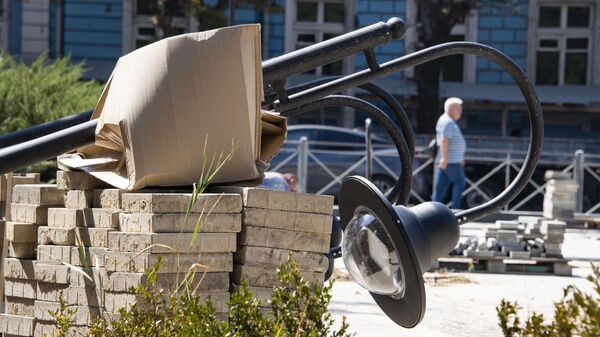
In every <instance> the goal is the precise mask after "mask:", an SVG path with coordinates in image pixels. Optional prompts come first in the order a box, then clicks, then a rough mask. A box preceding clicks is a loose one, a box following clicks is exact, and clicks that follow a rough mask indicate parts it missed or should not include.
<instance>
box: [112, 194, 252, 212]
mask: <svg viewBox="0 0 600 337" xmlns="http://www.w3.org/2000/svg"><path fill="white" fill-rule="evenodd" d="M191 197H192V195H191V194H190V193H187V194H183V193H125V194H123V195H122V196H121V204H122V205H121V206H122V208H123V210H124V211H125V212H127V213H186V212H187V210H188V206H189V204H190V201H191ZM211 210H212V212H211V213H239V212H240V211H241V210H242V200H241V198H240V196H239V195H237V194H220V193H218V194H201V195H200V196H198V200H197V202H196V203H195V204H194V205H193V207H192V210H191V211H192V212H193V213H202V211H204V212H209V211H211Z"/></svg>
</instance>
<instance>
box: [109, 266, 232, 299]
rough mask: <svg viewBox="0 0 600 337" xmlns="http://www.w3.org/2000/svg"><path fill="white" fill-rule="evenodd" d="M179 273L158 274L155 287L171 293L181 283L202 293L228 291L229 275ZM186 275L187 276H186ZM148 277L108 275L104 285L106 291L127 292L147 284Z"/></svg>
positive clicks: (133, 274)
mask: <svg viewBox="0 0 600 337" xmlns="http://www.w3.org/2000/svg"><path fill="white" fill-rule="evenodd" d="M186 272H187V270H186V271H184V272H181V273H169V274H164V273H163V274H158V275H157V278H156V284H155V287H156V288H157V289H165V290H166V291H173V290H175V289H177V288H178V287H179V286H180V285H181V283H182V282H187V283H188V285H189V287H190V288H191V289H197V290H198V291H199V292H202V293H214V292H227V291H229V273H204V272H196V273H193V274H187V273H186ZM186 274H187V276H186ZM147 282H148V277H147V275H146V274H145V273H124V272H115V273H110V274H109V276H108V280H107V281H106V283H105V284H104V289H105V290H106V291H112V292H129V291H130V289H131V288H135V287H138V286H140V285H142V284H146V285H147V284H148V283H147Z"/></svg>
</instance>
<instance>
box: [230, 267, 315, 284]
mask: <svg viewBox="0 0 600 337" xmlns="http://www.w3.org/2000/svg"><path fill="white" fill-rule="evenodd" d="M276 273H277V272H276V270H275V269H273V268H260V267H252V266H238V265H235V266H234V267H233V275H232V277H233V282H235V283H237V284H241V282H242V280H247V281H248V285H250V286H257V287H275V286H277V285H278V284H279V281H277V275H276ZM300 275H302V277H303V278H304V279H305V280H306V281H307V282H311V283H313V282H314V283H317V284H320V285H322V284H323V282H325V276H324V273H318V272H309V271H301V272H300Z"/></svg>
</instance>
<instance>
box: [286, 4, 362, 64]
mask: <svg viewBox="0 0 600 337" xmlns="http://www.w3.org/2000/svg"><path fill="white" fill-rule="evenodd" d="M351 3H352V1H350V0H308V1H307V0H300V1H296V0H288V1H287V3H286V9H287V8H291V9H292V10H288V11H286V22H288V25H287V26H286V52H291V51H293V50H297V49H301V48H304V47H307V46H310V45H312V44H314V43H318V42H322V41H325V40H329V39H331V38H334V37H336V36H338V35H341V34H344V33H346V32H348V31H350V30H351V29H350V28H349V27H347V24H346V22H347V21H349V20H347V17H348V14H349V13H348V8H349V5H350V4H351ZM346 66H347V65H346V64H345V61H344V60H340V61H337V62H334V63H331V64H327V65H324V66H321V67H318V68H316V69H312V70H310V71H308V72H307V73H308V74H314V75H326V76H335V75H343V74H344V69H345V67H346Z"/></svg>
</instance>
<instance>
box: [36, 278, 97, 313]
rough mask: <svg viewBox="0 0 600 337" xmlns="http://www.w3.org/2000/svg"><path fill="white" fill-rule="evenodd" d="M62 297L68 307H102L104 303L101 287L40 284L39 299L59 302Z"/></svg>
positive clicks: (38, 289)
mask: <svg viewBox="0 0 600 337" xmlns="http://www.w3.org/2000/svg"><path fill="white" fill-rule="evenodd" d="M61 295H62V297H63V299H64V301H65V303H66V304H67V305H71V306H72V305H86V306H92V307H100V306H101V304H102V301H103V298H102V291H101V289H100V288H99V287H79V286H78V287H76V286H69V285H63V284H53V283H38V288H37V299H38V300H41V301H47V302H59V301H60V296H61Z"/></svg>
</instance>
